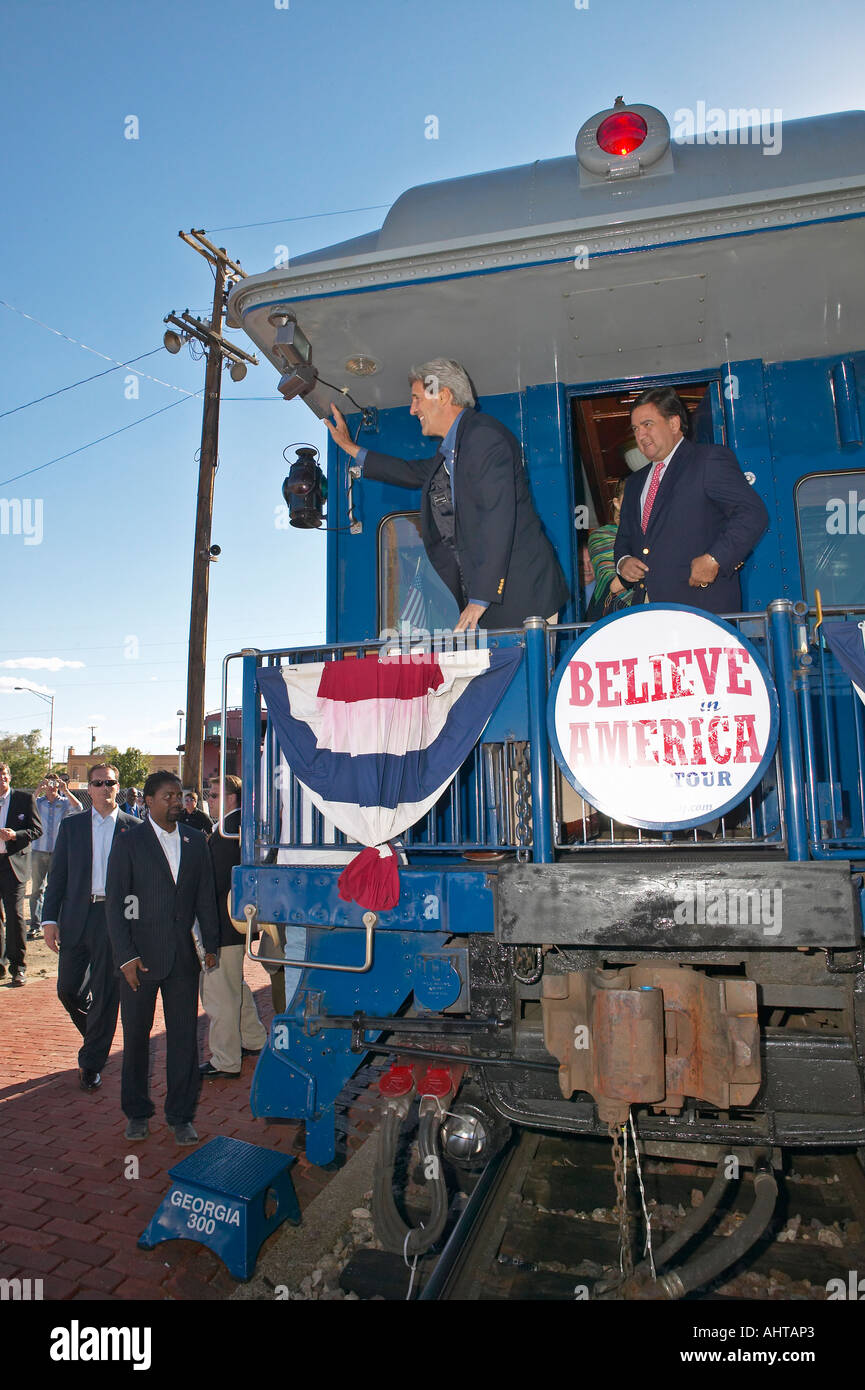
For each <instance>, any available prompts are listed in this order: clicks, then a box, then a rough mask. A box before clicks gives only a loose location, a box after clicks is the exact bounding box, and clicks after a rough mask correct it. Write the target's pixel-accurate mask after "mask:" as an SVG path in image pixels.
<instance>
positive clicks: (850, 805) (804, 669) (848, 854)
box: [796, 605, 865, 859]
mask: <svg viewBox="0 0 865 1390" xmlns="http://www.w3.org/2000/svg"><path fill="white" fill-rule="evenodd" d="M816 616H817V614H816V610H814V609H809V610H807V611H805V610H804V605H803V606H802V610H801V611H797V616H796V632H797V642H796V651H797V656H798V658H799V672H798V674H799V681H798V697H799V720H800V724H801V730H802V749H803V758H804V771H805V793H806V800H807V807H808V830H809V836H808V838H809V849H810V853H811V855H812V856H813V858H815V859H848V858H855V857H857V855H858V857H860V858H861V857H862V855H863V853H865V706H863V703H862V701H861V700H860V698H859V696H858V695H857V694H856V691H855V689H854V688H853V684H852V682H851V680H850V678H849V676H848V675H847V673H846V672H845V671H844V670H843V669H842V668H841V666H840V665H839V663H838V661H837V660H836V658H835V656H834V655H833V654H832V652H831V651H830V649H829V648H828V646H827V645H826V642H825V639H824V638H823V637H822V634H821V633H820V631H819V627H818V628H817V629H816V630H815V631H814V632H813V634H811V633H810V632H809V626H808V620H809V618H816ZM822 616H823V617H831V618H833V619H837V618H840V619H842V620H844V621H846V622H853V623H860V622H862V621H863V619H865V611H862V610H858V611H847V610H845V609H838V608H824V609H822Z"/></svg>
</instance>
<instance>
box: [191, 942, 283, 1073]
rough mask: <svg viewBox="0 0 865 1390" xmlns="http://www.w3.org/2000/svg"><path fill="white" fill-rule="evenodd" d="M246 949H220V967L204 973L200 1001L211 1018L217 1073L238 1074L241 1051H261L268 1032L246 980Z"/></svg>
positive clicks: (214, 1060)
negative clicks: (244, 972) (244, 962)
mask: <svg viewBox="0 0 865 1390" xmlns="http://www.w3.org/2000/svg"><path fill="white" fill-rule="evenodd" d="M244 954H245V947H244V946H243V945H242V944H238V945H237V946H221V947H220V949H219V965H218V966H217V968H216V969H215V970H209V971H202V973H201V1002H202V1004H203V1005H204V1010H205V1013H206V1014H207V1016H208V1018H209V1019H210V1038H209V1042H210V1052H211V1057H210V1060H211V1062H212V1063H213V1065H214V1067H215V1068H216V1070H217V1071H231V1072H239V1071H240V1064H241V1061H242V1060H243V1058H242V1049H243V1048H244V1047H246V1048H251V1049H252V1050H253V1051H255V1052H258V1051H260V1050H261V1048H262V1047H264V1044H265V1043H266V1042H267V1032H266V1030H265V1028H264V1025H263V1024H262V1022H261V1019H260V1018H259V1016H258V1009H257V1008H256V1007H255V1000H254V999H253V997H252V992H251V990H250V988H249V985H248V984H247V983H246V981H245V980H244V978H243V961H244Z"/></svg>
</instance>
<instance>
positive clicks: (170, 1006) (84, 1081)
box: [0, 764, 267, 1144]
mask: <svg viewBox="0 0 865 1390" xmlns="http://www.w3.org/2000/svg"><path fill="white" fill-rule="evenodd" d="M119 791H120V788H119V774H118V771H117V768H116V767H114V766H112V765H111V764H96V765H94V766H93V767H92V768H90V770H89V772H88V774H87V789H86V793H82V796H86V800H87V802H88V803H89V804H88V805H87V806H85V805H83V804H82V801H81V800H80V799H79V798H78V797H76V795H75V794H74V792H73V791H72V790H71V788H69V786H68V785H67V784H66V783H65V782H64V781H63V780H62V779H61V778H59V777H57V776H49V777H47V778H45V779H44V781H43V782H42V783H40V786H39V788H38V789H37V794H36V795H34V794H33V793H31V792H25V791H17V790H15V789H13V788H12V786H11V772H10V769H9V767H8V765H7V764H0V900H2V903H3V907H4V909H5V942H4V941H0V978H2V977H3V976H5V974H6V972H7V970H8V971H9V974H10V977H11V978H10V983H11V984H12V985H15V986H21V985H23V984H25V983H26V979H27V973H26V943H27V939H28V936H29V937H30V938H31V939H32V937H33V936H34V935H37V934H41V935H44V939H45V944H46V945H47V946H48V947H49V949H50V950H52V951H55V952H56V953H57V954H58V975H57V994H58V997H59V999H60V1002H61V1004H62V1005H63V1007H64V1009H65V1010H66V1012H67V1013H68V1015H69V1017H70V1019H71V1020H72V1023H73V1024H74V1025H75V1027H76V1028H77V1030H78V1032H79V1033H80V1035H81V1046H80V1049H79V1052H78V1084H79V1086H80V1087H81V1089H82V1090H83V1091H87V1092H96V1091H98V1090H99V1089H100V1087H101V1085H102V1070H103V1068H104V1066H105V1063H106V1061H107V1058H108V1054H109V1051H110V1049H111V1045H112V1042H113V1040H114V1035H115V1032H116V1029H117V1020H118V1014H119V1016H120V1019H121V1021H122V1028H123V1061H122V1072H121V1106H122V1109H123V1112H124V1114H125V1116H126V1120H127V1124H126V1137H127V1139H129V1140H132V1141H135V1140H142V1139H145V1138H146V1137H147V1135H148V1133H149V1121H150V1118H151V1116H152V1115H153V1113H154V1106H153V1103H152V1101H151V1098H150V1082H149V1050H150V1033H151V1029H152V1026H153V1019H154V1013H155V1008H156V1000H157V996H158V995H161V998H162V1007H163V1013H164V1018H165V1032H166V1044H167V1057H166V1072H167V1094H166V1100H165V1118H166V1121H167V1122H168V1124H169V1125H170V1126H171V1128H172V1129H173V1130H174V1135H175V1138H176V1140H177V1143H178V1144H194V1143H196V1142H197V1141H198V1135H197V1133H196V1130H195V1126H194V1119H195V1111H196V1106H197V1103H198V1095H199V1089H200V1085H201V1081H202V1079H203V1078H205V1079H211V1078H214V1077H238V1076H239V1075H240V1069H241V1064H242V1059H243V1056H244V1055H245V1054H247V1053H256V1052H260V1051H261V1049H262V1048H263V1047H264V1044H265V1042H266V1041H267V1034H266V1031H265V1029H264V1026H263V1024H262V1022H261V1019H260V1018H259V1016H258V1011H257V1009H256V1005H255V1000H254V999H253V997H252V993H251V991H250V989H249V986H248V985H247V984H246V983H245V981H244V979H243V960H244V947H245V943H244V939H243V937H242V936H241V935H240V934H239V932H238V931H237V930H236V929H235V927H234V926H233V924H232V920H231V916H230V901H229V897H230V888H231V870H232V868H233V867H234V865H235V864H237V863H239V860H240V846H239V838H237V837H238V833H239V828H240V801H241V783H240V779H239V778H238V777H234V776H226V777H225V779H224V783H223V788H222V791H223V804H224V816H223V820H222V824H221V825H217V826H214V823H213V821H212V820H211V817H210V816H209V814H208V813H207V811H205V810H204V809H203V807H200V806H199V804H198V797H197V795H196V793H195V792H186V793H184V792H183V788H182V786H181V783H180V779H179V778H178V777H177V776H176V775H175V774H174V773H172V772H166V771H160V772H154V773H151V775H150V776H149V777H148V778H147V780H146V782H145V783H144V787H143V789H142V791H141V792H140V793H139V791H138V789H137V788H135V787H129V788H127V790H126V792H125V799H124V800H123V802H122V803H121V802H119V801H118V795H119ZM211 794H212V795H214V796H215V799H216V800H218V796H219V787H218V781H217V783H216V786H215V787H212V788H211ZM28 878H29V879H30V903H29V907H30V928H29V932H28V931H26V930H25V922H24V907H25V891H26V884H27V880H28ZM199 995H200V997H201V1000H202V1003H203V1006H204V1009H205V1012H206V1013H207V1015H208V1019H209V1025H210V1026H209V1043H210V1052H211V1056H210V1058H209V1059H208V1060H207V1061H206V1062H204V1063H199V1060H198V1044H197V1018H198V999H199Z"/></svg>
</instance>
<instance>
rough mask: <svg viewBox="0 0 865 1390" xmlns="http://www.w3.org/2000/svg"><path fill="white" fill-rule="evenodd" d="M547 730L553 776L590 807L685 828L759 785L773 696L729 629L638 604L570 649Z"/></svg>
mask: <svg viewBox="0 0 865 1390" xmlns="http://www.w3.org/2000/svg"><path fill="white" fill-rule="evenodd" d="M547 723H548V727H549V733H550V741H551V743H552V746H553V752H554V753H555V756H556V761H557V762H558V764H559V767H560V768H561V769H562V772H563V773H564V775H565V777H566V778H567V779H568V781H569V782H570V783H571V786H572V787H575V788H576V790H577V791H578V792H579V793H580V795H581V796H582V797H584V798H585V800H586V801H588V802H590V803H591V805H592V806H594V807H596V808H597V810H599V811H601V812H602V813H603V814H604V815H607V816H611V817H612V818H613V820H618V821H622V822H623V823H624V824H625V825H634V826H638V827H640V828H641V829H643V830H676V829H680V830H685V829H689V828H691V827H692V826H695V825H701V824H703V823H704V822H705V821H709V820H714V819H715V818H716V817H717V816H721V815H724V814H725V813H726V812H727V811H729V810H731V809H732V808H733V807H734V806H738V805H739V803H740V802H741V801H743V800H744V798H745V797H746V796H748V795H749V793H750V792H751V791H752V790H753V788H754V787H755V786H756V785H757V783H758V782H759V781H760V779H761V777H762V776H763V774H764V773H765V771H766V769H767V767H768V766H769V763H770V762H771V760H772V756H773V754H774V751H775V744H776V742H777V738H778V698H777V695H776V694H775V689H774V686H773V685H772V681H771V678H770V676H769V673H768V671H767V670H766V667H765V665H764V663H763V661H762V659H761V658H760V656H759V655H758V654H757V652H756V651H755V649H754V648H753V647H752V646H751V644H750V642H747V641H745V640H744V639H743V638H742V637H741V636H740V635H739V633H738V632H737V631H736V629H735V628H733V627H731V626H730V624H729V623H725V622H722V621H721V619H720V618H716V617H714V616H713V615H711V614H708V613H703V612H699V611H697V610H696V609H693V608H686V607H685V606H684V605H683V604H678V603H663V604H662V603H646V604H640V606H639V607H635V608H632V609H627V610H626V611H625V612H623V613H616V614H615V615H614V616H613V617H611V618H605V619H604V620H603V621H602V622H599V623H595V624H594V626H593V627H590V628H589V629H588V631H587V632H585V633H584V634H583V636H582V637H581V638H580V640H579V641H578V642H575V643H574V645H573V646H572V647H571V648H570V650H569V651H568V652H567V653H566V655H565V657H564V659H563V661H562V663H561V665H560V666H559V669H558V671H557V672H556V675H555V678H554V680H553V684H552V687H551V689H550V694H549V700H548V703H547Z"/></svg>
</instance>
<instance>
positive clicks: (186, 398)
mask: <svg viewBox="0 0 865 1390" xmlns="http://www.w3.org/2000/svg"><path fill="white" fill-rule="evenodd" d="M0 302H2V301H0ZM200 395H201V392H200V391H195V392H193V393H191V394H190V395H188V396H184V397H183V400H182V401H172V402H171V404H170V405H163V406H162V407H161V408H160V409H159V410H152V411H151V412H150V414H149V415H140V416H139V417H138V419H137V420H133V421H132V422H131V424H129V425H121V427H120V429H119V430H112V431H111V433H110V434H103V435H100V437H99V438H98V439H91V441H90V443H89V444H82V445H81V447H80V448H79V449H70V450H69V453H68V454H60V456H59V457H58V458H56V459H49V460H48V462H47V463H40V464H39V465H38V466H37V467H36V468H28V469H26V470H25V472H23V473H16V474H15V476H14V478H4V479H3V480H2V482H0V487H6V484H7V483H17V482H18V480H19V478H29V477H30V476H31V474H33V473H41V472H42V470H43V468H51V467H52V465H53V464H55V463H62V462H63V460H64V459H71V458H74V457H75V455H76V454H83V453H84V450H85V449H92V448H94V447H95V445H97V444H104V443H105V440H106V439H113V438H114V437H115V435H118V434H123V433H124V431H125V430H132V429H134V428H135V426H136V425H143V424H144V421H145V420H152V419H153V417H154V416H155V415H164V413H165V411H166V410H173V409H174V407H175V406H177V405H185V404H186V402H187V401H189V400H194V399H195V397H196V396H200Z"/></svg>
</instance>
